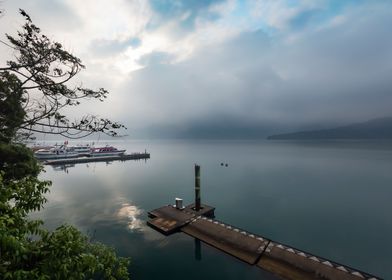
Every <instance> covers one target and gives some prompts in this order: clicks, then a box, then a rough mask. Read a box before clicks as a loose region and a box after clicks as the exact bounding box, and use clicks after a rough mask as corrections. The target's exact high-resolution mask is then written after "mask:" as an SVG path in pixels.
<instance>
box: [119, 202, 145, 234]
mask: <svg viewBox="0 0 392 280" xmlns="http://www.w3.org/2000/svg"><path fill="white" fill-rule="evenodd" d="M142 213H143V211H142V210H141V209H139V208H137V207H136V206H135V205H130V204H129V203H123V204H122V205H121V208H120V210H118V212H117V216H118V217H120V218H126V219H128V222H127V223H128V229H130V230H131V231H137V230H139V231H143V228H144V227H145V226H144V222H143V221H142V220H141V219H140V218H138V217H139V216H140V215H141V214H142Z"/></svg>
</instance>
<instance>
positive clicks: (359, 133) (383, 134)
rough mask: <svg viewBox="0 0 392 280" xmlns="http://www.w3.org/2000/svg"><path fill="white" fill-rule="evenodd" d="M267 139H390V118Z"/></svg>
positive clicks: (391, 118)
mask: <svg viewBox="0 0 392 280" xmlns="http://www.w3.org/2000/svg"><path fill="white" fill-rule="evenodd" d="M267 139H270V140H285V139H287V140H289V139H298V140H301V139H303V140H306V139H392V117H387V118H379V119H373V120H370V121H367V122H363V123H356V124H351V125H347V126H341V127H336V128H331V129H322V130H311V131H299V132H294V133H286V134H277V135H271V136H268V138H267Z"/></svg>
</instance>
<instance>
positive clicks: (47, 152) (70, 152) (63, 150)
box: [34, 145, 79, 160]
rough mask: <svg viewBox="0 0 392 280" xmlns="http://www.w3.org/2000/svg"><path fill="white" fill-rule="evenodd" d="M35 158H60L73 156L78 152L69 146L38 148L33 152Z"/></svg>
mask: <svg viewBox="0 0 392 280" xmlns="http://www.w3.org/2000/svg"><path fill="white" fill-rule="evenodd" d="M34 156H35V157H36V158H37V159H41V160H46V159H60V158H74V157H78V156H79V154H78V153H77V152H75V150H74V149H73V148H71V147H67V146H64V145H62V146H60V147H54V148H51V149H40V150H38V151H36V152H35V153H34Z"/></svg>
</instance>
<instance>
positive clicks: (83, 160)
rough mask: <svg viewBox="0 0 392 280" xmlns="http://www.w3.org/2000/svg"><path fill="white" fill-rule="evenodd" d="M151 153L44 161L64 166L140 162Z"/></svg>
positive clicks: (48, 163)
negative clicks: (116, 161) (101, 162)
mask: <svg viewBox="0 0 392 280" xmlns="http://www.w3.org/2000/svg"><path fill="white" fill-rule="evenodd" d="M149 158H150V154H149V153H135V154H123V155H115V156H100V157H76V158H64V159H54V160H46V161H43V164H46V165H63V164H77V163H88V162H100V161H104V162H107V161H115V160H119V161H125V160H138V159H149Z"/></svg>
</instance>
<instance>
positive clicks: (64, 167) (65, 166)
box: [52, 164, 75, 173]
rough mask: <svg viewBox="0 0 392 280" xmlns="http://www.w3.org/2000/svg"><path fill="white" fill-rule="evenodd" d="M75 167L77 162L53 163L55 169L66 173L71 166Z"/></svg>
mask: <svg viewBox="0 0 392 280" xmlns="http://www.w3.org/2000/svg"><path fill="white" fill-rule="evenodd" d="M73 167H75V164H61V165H52V168H53V171H56V172H58V171H63V172H65V173H68V172H69V171H68V169H69V168H73Z"/></svg>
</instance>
